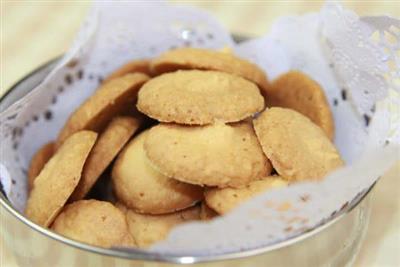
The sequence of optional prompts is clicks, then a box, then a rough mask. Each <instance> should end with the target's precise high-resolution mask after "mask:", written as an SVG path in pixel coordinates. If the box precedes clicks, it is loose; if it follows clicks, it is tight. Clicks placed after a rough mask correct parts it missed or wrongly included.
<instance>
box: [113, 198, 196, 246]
mask: <svg viewBox="0 0 400 267" xmlns="http://www.w3.org/2000/svg"><path fill="white" fill-rule="evenodd" d="M117 207H118V208H120V209H121V210H122V211H123V212H125V214H126V219H127V221H128V226H129V231H130V233H131V235H132V237H133V239H134V240H135V243H136V245H137V246H138V247H139V248H145V247H149V246H150V245H152V244H154V243H155V242H157V241H161V240H163V239H165V238H166V237H167V236H168V233H169V231H171V230H172V228H174V227H175V226H177V225H179V224H182V223H185V222H189V221H195V220H199V219H200V207H199V206H194V207H191V208H188V209H185V210H181V211H177V212H174V213H170V214H163V215H147V214H140V213H136V212H135V211H133V210H131V209H127V208H126V207H124V206H123V205H122V204H117Z"/></svg>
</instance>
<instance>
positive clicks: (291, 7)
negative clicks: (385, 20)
mask: <svg viewBox="0 0 400 267" xmlns="http://www.w3.org/2000/svg"><path fill="white" fill-rule="evenodd" d="M0 1H1V15H0V18H1V55H0V86H1V87H0V95H2V94H3V93H4V92H5V91H6V90H7V89H8V88H9V87H10V86H11V85H12V84H14V83H15V82H16V81H17V80H18V79H19V78H21V77H23V76H24V75H25V74H27V73H28V72H29V71H31V70H32V69H34V68H35V67H37V66H39V65H41V64H43V63H45V62H47V61H48V60H50V59H52V58H54V57H56V56H58V55H60V54H62V53H63V52H64V51H65V50H66V49H67V48H68V46H69V45H70V43H71V41H72V39H73V37H74V34H75V33H76V31H77V30H78V28H79V25H80V23H81V22H82V19H83V18H84V16H85V14H86V12H87V10H88V8H89V6H90V2H89V1H42V0H40V1H39V0H36V1H4V0H0ZM132 2H133V1H132ZM173 2H174V3H181V4H190V5H196V6H199V7H202V8H205V9H206V10H208V11H210V12H211V13H212V14H214V15H215V16H217V17H218V18H219V19H220V21H221V22H222V23H223V24H224V25H225V26H226V27H227V28H228V29H230V30H231V31H232V32H235V33H240V34H245V35H249V36H257V35H261V34H263V33H265V32H267V31H268V29H269V27H270V26H271V24H272V22H273V21H274V19H276V18H277V17H278V16H282V15H291V14H303V13H305V12H310V11H317V10H318V9H319V8H320V7H321V6H322V4H323V1H304V0H303V1H173ZM343 4H344V5H345V6H346V7H348V8H351V9H353V10H354V11H356V12H357V13H358V14H360V15H382V14H388V15H391V16H394V17H397V18H399V17H400V1H344V2H343ZM399 157H400V155H399ZM399 196H400V164H397V166H395V167H394V168H393V169H392V170H391V171H390V172H389V173H388V174H387V175H385V176H384V177H382V179H381V180H380V181H379V183H378V185H377V186H376V187H375V189H374V191H373V204H372V216H371V217H372V218H371V222H370V226H369V229H368V233H367V237H366V240H365V242H364V244H363V246H362V249H361V252H360V254H359V256H358V259H357V261H356V264H355V265H356V266H360V267H361V266H362V267H364V266H367V267H368V266H379V267H386V266H400V253H399V252H400V198H399ZM0 230H1V226H0ZM0 233H1V231H0ZM0 240H1V239H0ZM0 242H1V241H0ZM310 253H312V251H310ZM0 266H1V267H2V266H7V267H8V266H11V267H14V266H16V265H15V263H14V260H13V256H12V255H11V253H10V252H9V251H7V249H6V248H4V247H3V246H2V244H1V243H0Z"/></svg>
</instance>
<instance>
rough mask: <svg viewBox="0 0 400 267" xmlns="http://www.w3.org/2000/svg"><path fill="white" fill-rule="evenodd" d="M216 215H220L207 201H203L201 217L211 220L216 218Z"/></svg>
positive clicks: (204, 219)
mask: <svg viewBox="0 0 400 267" xmlns="http://www.w3.org/2000/svg"><path fill="white" fill-rule="evenodd" d="M215 217H218V213H216V212H215V211H214V210H213V209H212V208H210V207H209V206H208V205H207V203H206V202H205V201H203V202H201V206H200V219H201V220H203V221H209V220H212V219H214V218H215Z"/></svg>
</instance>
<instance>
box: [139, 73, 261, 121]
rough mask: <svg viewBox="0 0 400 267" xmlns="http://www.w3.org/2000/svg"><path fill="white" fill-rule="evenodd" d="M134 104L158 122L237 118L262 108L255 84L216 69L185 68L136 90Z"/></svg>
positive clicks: (153, 80) (236, 119) (243, 117)
mask: <svg viewBox="0 0 400 267" xmlns="http://www.w3.org/2000/svg"><path fill="white" fill-rule="evenodd" d="M136 106H137V108H138V110H139V111H141V112H143V113H145V114H146V115H148V116H149V117H152V118H154V119H156V120H158V121H161V122H176V123H181V124H197V125H204V124H210V123H213V122H215V121H220V122H237V121H240V120H243V119H245V118H247V117H250V116H252V115H253V114H254V113H256V112H259V111H261V110H262V109H263V108H264V98H263V96H262V95H261V94H260V90H259V89H258V87H257V86H256V85H255V84H254V83H252V82H249V81H248V80H245V79H243V78H241V77H239V76H236V75H232V74H229V73H224V72H219V71H199V70H185V71H176V72H173V73H167V74H163V75H161V76H158V77H155V78H153V79H151V80H150V81H148V82H147V83H146V84H144V85H143V87H142V88H141V89H140V91H139V95H138V102H137V105H136Z"/></svg>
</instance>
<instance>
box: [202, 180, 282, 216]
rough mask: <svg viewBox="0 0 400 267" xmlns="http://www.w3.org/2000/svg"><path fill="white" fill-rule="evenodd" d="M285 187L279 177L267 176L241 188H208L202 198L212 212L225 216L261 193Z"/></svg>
mask: <svg viewBox="0 0 400 267" xmlns="http://www.w3.org/2000/svg"><path fill="white" fill-rule="evenodd" d="M287 185H288V182H287V181H285V180H283V179H282V178H280V177H276V176H268V177H266V178H264V179H262V180H258V181H252V182H250V183H249V184H247V185H246V187H243V188H238V189H237V188H229V187H227V188H222V189H221V188H208V189H206V191H205V192H204V196H205V201H206V203H207V205H208V206H209V207H210V208H211V209H212V210H215V211H216V212H218V213H219V214H226V213H228V212H230V211H232V210H233V209H234V208H236V207H237V206H239V205H240V204H242V203H244V202H246V201H247V200H249V199H250V198H252V197H254V196H256V195H258V194H260V193H262V192H265V191H267V190H269V189H272V188H277V187H284V186H287Z"/></svg>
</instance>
